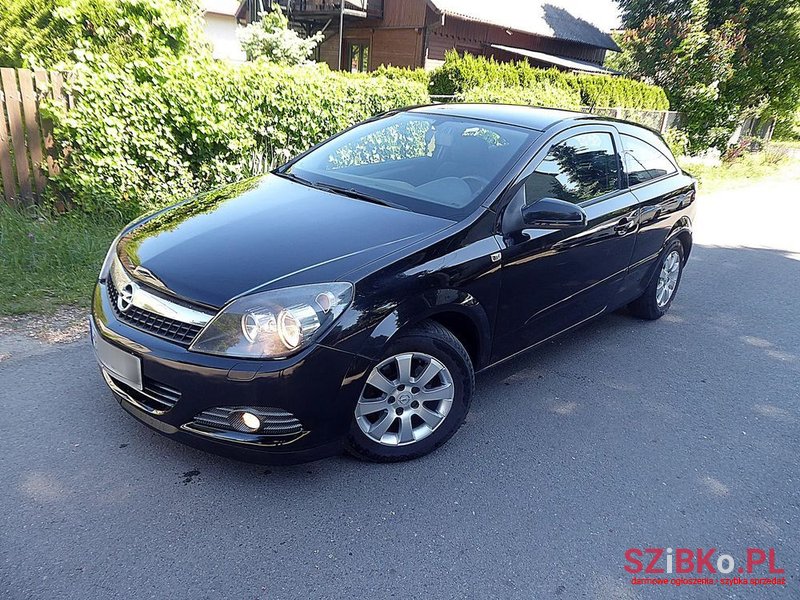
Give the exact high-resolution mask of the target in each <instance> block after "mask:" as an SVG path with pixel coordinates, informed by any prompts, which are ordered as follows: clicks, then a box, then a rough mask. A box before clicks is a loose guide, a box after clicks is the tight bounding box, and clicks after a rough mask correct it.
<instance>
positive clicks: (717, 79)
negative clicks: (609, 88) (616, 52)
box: [615, 0, 800, 150]
mask: <svg viewBox="0 0 800 600" xmlns="http://www.w3.org/2000/svg"><path fill="white" fill-rule="evenodd" d="M620 6H621V8H622V11H623V20H624V22H625V25H626V27H627V28H628V29H627V31H626V32H625V33H624V34H623V35H622V36H621V38H620V39H619V40H618V41H619V43H620V45H621V46H622V48H623V50H624V52H623V55H622V56H621V57H619V58H617V59H615V60H616V61H617V62H616V67H617V68H619V69H620V70H622V71H623V72H625V73H626V74H628V75H630V76H634V77H641V78H647V80H649V81H652V82H653V83H655V84H657V85H661V86H664V87H665V88H666V89H667V91H668V94H669V96H670V100H671V101H672V102H673V104H674V105H676V108H677V109H678V110H681V111H682V112H684V113H685V114H686V115H687V118H688V123H687V128H688V132H689V135H690V141H691V145H692V147H693V149H695V150H699V149H703V148H705V147H707V146H709V145H713V146H718V147H720V148H723V147H724V146H725V144H726V143H727V140H728V139H729V137H730V135H731V134H732V132H733V130H734V129H735V127H736V125H737V123H738V122H739V121H741V120H742V119H743V118H745V117H747V116H752V115H756V114H762V115H764V114H771V115H776V116H778V117H780V118H781V119H783V120H786V119H787V118H788V115H791V114H792V113H793V112H794V111H795V110H796V109H797V107H798V104H799V103H800V3H798V2H797V1H792V2H786V1H784V0H745V1H744V2H738V1H737V2H734V1H731V0H657V1H655V2H653V1H651V0H647V1H645V0H621V2H620Z"/></svg>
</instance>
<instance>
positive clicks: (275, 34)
mask: <svg viewBox="0 0 800 600" xmlns="http://www.w3.org/2000/svg"><path fill="white" fill-rule="evenodd" d="M323 37H324V36H323V34H322V32H317V33H315V34H314V35H313V36H311V37H310V38H302V37H300V35H298V34H297V32H296V31H294V30H292V29H290V28H289V19H287V18H286V15H284V14H283V11H281V8H280V6H278V5H275V8H274V10H273V11H272V12H269V13H261V14H260V19H259V20H258V21H257V22H255V23H251V24H250V25H248V26H247V27H245V28H244V30H242V32H241V33H240V34H239V39H240V41H241V42H242V48H243V49H244V52H245V54H246V55H247V60H256V59H257V58H260V57H263V58H265V59H266V60H268V61H270V62H275V63H280V64H285V65H300V64H304V63H306V62H308V57H309V56H311V53H312V52H314V48H316V47H317V46H318V45H319V43H320V42H321V41H322V40H323Z"/></svg>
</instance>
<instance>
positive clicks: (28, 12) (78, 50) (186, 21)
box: [0, 0, 209, 68]
mask: <svg viewBox="0 0 800 600" xmlns="http://www.w3.org/2000/svg"><path fill="white" fill-rule="evenodd" d="M86 53H90V54H96V55H105V54H107V55H108V56H109V58H110V59H111V60H112V61H113V62H116V63H118V64H124V63H125V62H128V61H132V60H136V59H157V58H162V57H185V56H187V55H199V54H208V53H209V49H208V47H207V45H206V42H205V36H204V34H203V23H202V18H201V16H200V12H199V10H198V9H197V6H196V5H195V3H194V0H179V1H175V0H3V8H2V10H0V66H8V67H44V68H50V67H54V66H56V65H58V64H61V63H71V62H74V61H76V60H77V61H80V60H82V59H83V57H84V56H85V55H86Z"/></svg>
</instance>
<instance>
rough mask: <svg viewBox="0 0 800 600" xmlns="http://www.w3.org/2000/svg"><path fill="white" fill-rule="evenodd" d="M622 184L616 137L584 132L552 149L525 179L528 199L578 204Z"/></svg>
mask: <svg viewBox="0 0 800 600" xmlns="http://www.w3.org/2000/svg"><path fill="white" fill-rule="evenodd" d="M618 187H619V166H618V164H617V154H616V152H615V150H614V140H613V138H612V137H611V135H610V134H608V133H582V134H580V135H576V136H574V137H571V138H569V139H567V140H564V141H563V142H560V143H558V144H556V145H555V146H553V147H552V148H551V149H550V152H548V154H547V156H546V157H545V158H544V160H543V161H542V162H541V163H539V166H538V167H536V170H535V171H534V172H533V173H531V175H530V176H528V179H527V180H526V181H525V202H526V204H532V203H534V202H536V201H537V200H541V199H542V198H558V199H559V200H566V201H567V202H573V203H575V204H577V203H579V202H584V201H586V200H591V199H592V198H597V197H598V196H602V195H603V194H607V193H608V192H611V191H613V190H616V189H617V188H618Z"/></svg>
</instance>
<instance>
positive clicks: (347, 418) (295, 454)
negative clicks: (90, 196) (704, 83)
mask: <svg viewBox="0 0 800 600" xmlns="http://www.w3.org/2000/svg"><path fill="white" fill-rule="evenodd" d="M104 287H105V286H104V285H103V284H102V283H100V284H98V286H97V289H96V291H95V295H94V302H93V307H92V317H91V325H92V328H93V332H92V335H93V336H100V337H101V338H102V339H103V340H105V341H106V342H108V343H110V344H112V345H114V346H115V347H117V348H120V349H122V350H124V351H126V352H128V353H131V354H133V355H135V356H136V357H138V359H139V360H140V361H141V369H142V377H143V378H144V379H145V380H146V381H155V382H158V384H162V385H164V386H168V387H169V388H173V389H175V390H178V391H179V392H180V398H179V400H178V401H177V402H176V403H175V405H174V406H173V407H172V408H169V409H168V410H160V411H154V410H152V409H151V408H149V407H147V406H145V405H144V404H142V403H140V402H138V401H137V400H136V394H133V393H126V390H125V389H124V388H125V386H124V385H122V386H121V385H117V384H116V383H115V380H114V378H113V377H112V376H111V375H112V374H110V373H108V371H107V370H105V369H103V368H102V365H101V369H102V370H103V375H104V378H105V379H106V383H107V384H108V385H109V387H110V388H111V389H112V391H113V392H114V395H115V397H116V398H117V399H118V400H119V401H120V403H121V405H122V406H123V408H125V410H126V411H127V412H129V413H130V414H132V415H133V416H134V417H136V418H137V419H138V420H139V421H142V422H143V423H145V424H146V425H148V426H150V427H152V428H153V429H156V430H157V431H159V432H160V433H162V434H164V435H167V436H169V437H172V438H174V439H176V440H179V441H181V442H183V443H186V444H189V445H192V446H195V447H199V448H202V449H204V450H208V451H211V452H215V453H217V454H223V455H226V456H230V457H233V458H238V459H241V460H249V461H256V462H263V463H289V462H303V461H306V460H314V459H316V458H322V457H324V456H326V455H330V454H333V453H337V452H338V451H340V449H341V445H342V440H343V439H344V436H345V435H346V433H347V431H348V429H349V426H350V422H351V419H352V414H353V409H354V406H355V403H356V401H357V398H358V394H359V392H360V386H361V385H363V379H364V378H365V377H366V373H367V372H368V368H369V366H370V364H369V361H368V360H367V359H365V358H363V357H360V356H357V355H353V354H350V353H347V352H343V351H340V350H336V349H333V348H328V347H326V346H322V345H315V346H312V347H310V348H308V349H306V350H304V351H303V352H301V353H300V354H298V355H296V356H293V357H291V358H289V359H286V360H281V361H242V360H238V359H233V358H227V357H219V356H210V355H204V354H198V353H194V352H189V350H187V349H186V348H184V347H182V346H180V345H178V344H174V343H171V342H169V341H167V340H164V339H161V338H158V337H155V336H152V335H149V334H147V333H146V332H143V331H140V330H138V329H135V328H133V327H131V326H130V325H127V324H126V323H124V322H121V321H119V320H118V319H116V318H115V316H114V311H113V310H111V306H110V304H109V299H108V295H107V293H106V292H105V290H104ZM234 406H237V407H241V406H252V407H263V408H266V407H271V408H278V409H281V410H285V411H287V412H289V413H291V414H292V415H294V416H295V417H296V418H297V419H298V420H299V421H300V423H301V424H302V426H303V430H302V432H301V434H299V435H293V436H278V437H269V436H253V435H249V434H239V433H238V432H224V433H220V431H215V430H213V429H209V428H204V427H194V426H193V424H192V422H193V419H194V417H195V416H197V415H198V414H199V413H201V412H203V411H205V410H208V409H211V408H217V407H234ZM226 433H227V434H228V435H226Z"/></svg>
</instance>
